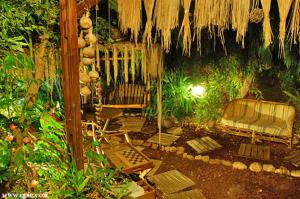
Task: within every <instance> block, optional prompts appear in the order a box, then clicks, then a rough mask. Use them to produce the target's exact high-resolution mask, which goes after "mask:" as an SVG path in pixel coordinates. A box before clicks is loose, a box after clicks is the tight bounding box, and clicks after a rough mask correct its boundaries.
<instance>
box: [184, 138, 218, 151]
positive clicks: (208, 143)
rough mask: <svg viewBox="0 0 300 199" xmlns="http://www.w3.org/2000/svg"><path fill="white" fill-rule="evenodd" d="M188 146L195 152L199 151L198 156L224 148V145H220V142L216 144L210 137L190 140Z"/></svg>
mask: <svg viewBox="0 0 300 199" xmlns="http://www.w3.org/2000/svg"><path fill="white" fill-rule="evenodd" d="M187 144H188V145H189V146H190V147H192V148H193V149H194V150H195V151H197V153H198V154H201V153H205V152H208V151H213V150H216V149H220V148H222V145H220V144H219V143H218V142H216V141H215V140H213V139H212V138H210V137H209V136H205V137H202V138H197V139H194V140H189V141H187Z"/></svg>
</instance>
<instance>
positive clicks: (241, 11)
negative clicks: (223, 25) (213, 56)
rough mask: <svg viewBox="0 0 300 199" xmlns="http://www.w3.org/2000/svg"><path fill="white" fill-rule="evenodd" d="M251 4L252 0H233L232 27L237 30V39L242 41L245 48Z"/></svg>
mask: <svg viewBox="0 0 300 199" xmlns="http://www.w3.org/2000/svg"><path fill="white" fill-rule="evenodd" d="M250 5H251V2H250V0H243V1H241V0H232V11H231V12H232V15H231V16H232V29H233V30H236V31H237V33H236V41H237V42H238V43H239V42H242V47H243V48H244V47H245V44H244V39H245V36H246V32H247V29H248V23H249V11H250Z"/></svg>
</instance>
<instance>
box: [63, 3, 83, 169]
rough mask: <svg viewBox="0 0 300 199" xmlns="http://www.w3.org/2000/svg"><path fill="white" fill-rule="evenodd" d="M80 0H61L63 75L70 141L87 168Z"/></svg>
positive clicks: (78, 159)
mask: <svg viewBox="0 0 300 199" xmlns="http://www.w3.org/2000/svg"><path fill="white" fill-rule="evenodd" d="M76 8H77V7H76V0H60V34H61V50H62V71H63V73H62V75H63V90H64V109H65V118H66V133H67V141H68V144H69V146H70V147H71V149H72V154H73V157H74V159H75V161H76V164H77V168H78V169H83V145H82V132H81V112H80V111H81V110H80V90H79V89H80V86H79V69H78V41H77V9H76Z"/></svg>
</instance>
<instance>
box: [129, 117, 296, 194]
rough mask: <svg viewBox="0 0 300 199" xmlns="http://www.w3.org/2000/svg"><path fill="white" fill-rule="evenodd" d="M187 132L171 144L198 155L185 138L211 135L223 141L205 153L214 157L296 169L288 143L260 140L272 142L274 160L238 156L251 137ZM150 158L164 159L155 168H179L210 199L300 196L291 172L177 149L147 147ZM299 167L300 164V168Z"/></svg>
mask: <svg viewBox="0 0 300 199" xmlns="http://www.w3.org/2000/svg"><path fill="white" fill-rule="evenodd" d="M153 128H156V127H155V123H154V122H151V121H150V122H147V123H146V125H145V127H144V129H143V130H144V132H147V131H148V132H149V131H152V132H153ZM183 129H184V133H183V135H181V137H180V138H179V139H178V140H177V141H176V142H175V143H174V144H173V145H172V146H183V147H184V148H185V152H186V153H188V154H191V155H194V156H196V155H197V153H196V151H194V150H193V149H192V148H191V147H190V146H188V145H187V144H186V141H188V140H191V139H195V138H199V137H202V136H206V135H209V136H210V137H211V138H213V139H214V140H216V141H217V142H218V143H220V144H221V145H222V146H223V148H221V149H218V150H216V151H211V152H208V153H206V154H207V155H209V156H210V157H211V158H218V159H226V160H230V161H241V162H243V163H245V164H247V165H248V166H249V164H250V163H252V162H255V161H257V162H260V163H262V164H273V165H274V166H275V167H276V168H278V167H279V166H285V167H287V168H288V169H289V170H293V169H297V168H296V167H294V166H293V165H291V164H289V163H287V162H284V161H283V158H284V157H285V156H286V155H288V154H289V153H290V152H291V150H290V149H288V147H287V146H286V145H283V144H277V143H270V142H262V143H258V144H264V145H270V147H271V160H268V161H262V160H255V159H250V158H244V157H239V156H237V153H238V149H239V146H240V144H241V143H250V139H247V138H242V137H238V136H231V135H220V134H211V133H207V132H205V131H204V130H199V131H196V129H195V128H194V127H183ZM152 135H153V133H150V134H148V133H132V134H130V136H131V137H132V138H133V139H143V140H145V141H146V140H147V139H148V138H149V137H151V136H152ZM143 153H145V154H146V155H147V156H148V157H149V158H151V159H158V160H162V161H163V163H162V165H161V166H160V168H159V169H158V171H157V172H156V174H158V173H162V172H165V171H169V170H173V169H177V170H178V171H180V172H182V173H183V174H184V175H186V176H188V177H189V178H191V179H192V180H193V181H194V182H195V183H196V186H195V187H194V188H198V189H200V190H202V192H203V194H204V195H205V196H206V197H207V198H208V199H210V198H211V199H219V198H220V199H223V198H243V199H244V198H291V199H292V198H295V199H296V198H299V197H300V179H298V178H294V177H291V176H286V175H280V174H275V173H267V172H260V173H254V172H251V171H250V170H248V169H247V170H243V171H241V170H236V169H233V168H232V167H226V166H223V165H211V164H208V163H204V162H202V161H200V160H188V159H184V158H182V156H181V155H175V153H171V152H166V151H160V150H154V149H151V148H150V147H146V148H145V149H144V150H143ZM298 169H299V168H298Z"/></svg>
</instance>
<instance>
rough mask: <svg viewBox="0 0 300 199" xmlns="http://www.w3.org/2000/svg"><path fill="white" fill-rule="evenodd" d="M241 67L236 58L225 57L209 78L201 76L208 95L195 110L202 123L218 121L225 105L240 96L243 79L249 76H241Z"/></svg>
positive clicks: (198, 102)
mask: <svg viewBox="0 0 300 199" xmlns="http://www.w3.org/2000/svg"><path fill="white" fill-rule="evenodd" d="M240 65H241V63H240V61H239V60H238V59H237V58H236V57H234V56H231V57H228V58H226V57H225V58H222V59H220V60H219V61H218V63H217V64H216V65H215V66H212V68H211V71H210V74H209V75H208V76H207V77H206V76H203V75H202V76H201V78H202V82H204V83H205V86H206V93H205V95H204V96H203V97H202V98H199V99H198V101H197V104H196V108H195V112H196V118H197V119H198V120H199V121H200V122H201V123H203V122H206V121H208V120H216V119H218V118H219V117H220V116H221V114H222V112H223V107H224V105H225V104H226V103H228V102H229V101H231V100H233V99H235V98H236V97H237V96H238V94H239V92H240V89H241V87H242V81H243V78H244V76H246V75H248V74H247V73H248V71H244V72H245V74H241V71H242V70H241V68H240V67H241V66H240Z"/></svg>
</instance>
